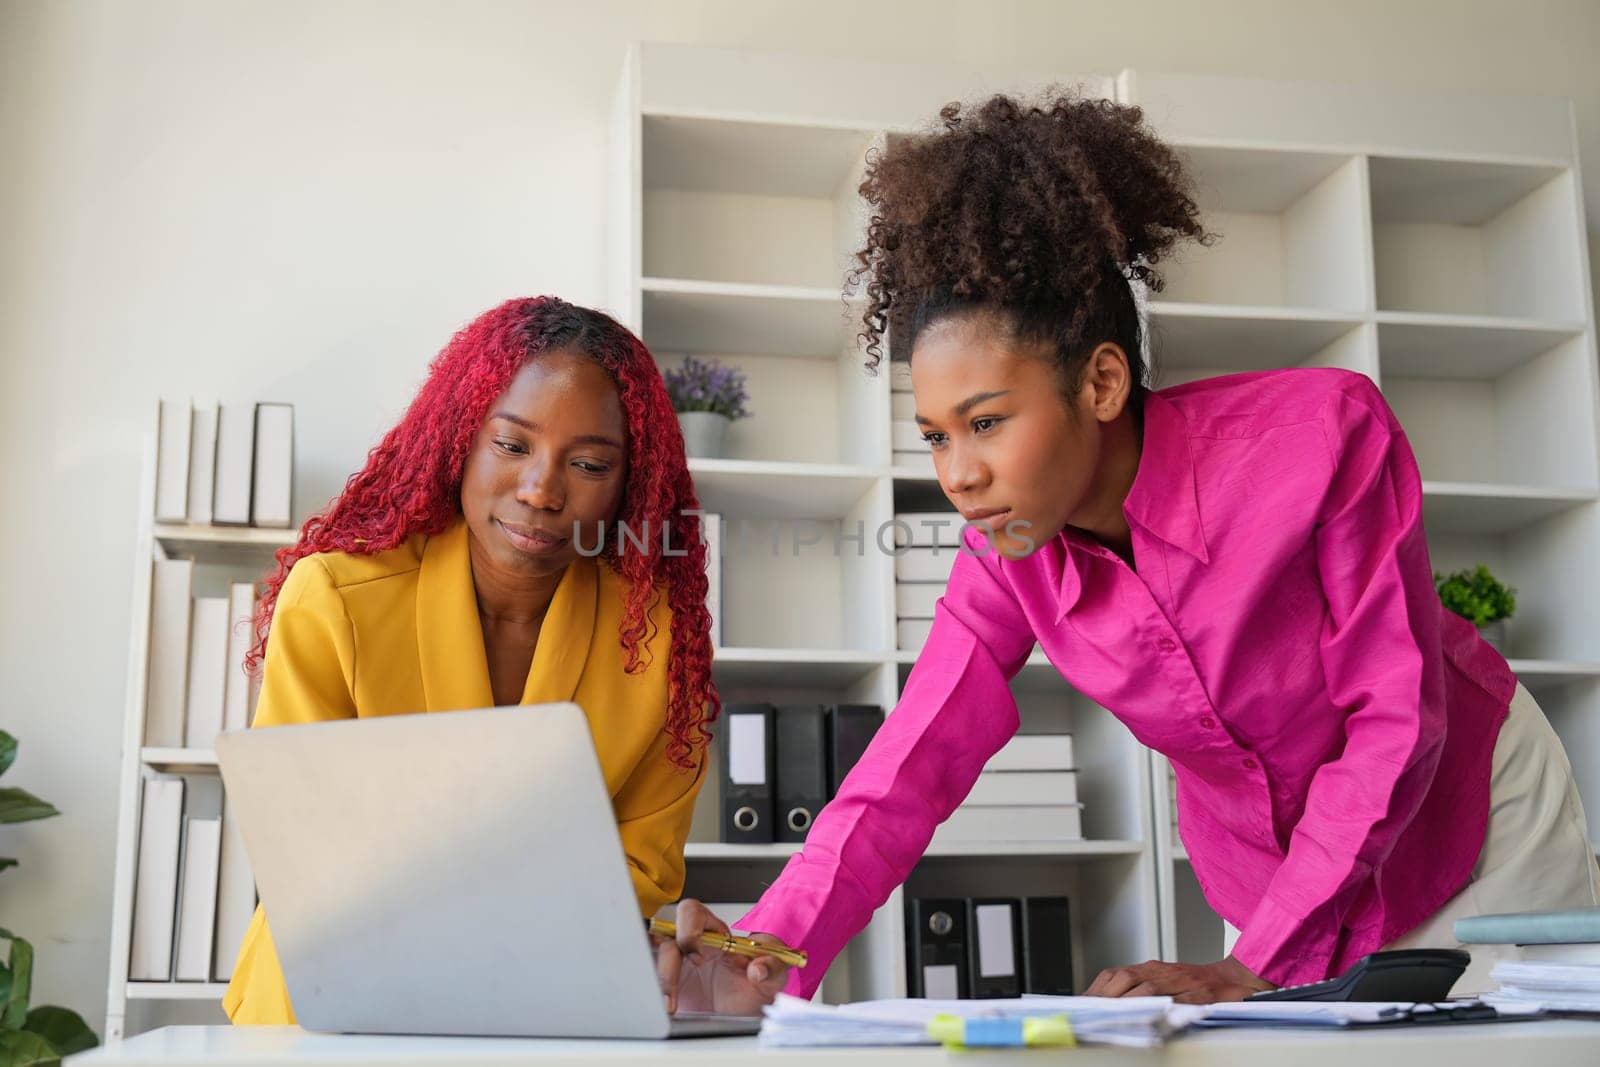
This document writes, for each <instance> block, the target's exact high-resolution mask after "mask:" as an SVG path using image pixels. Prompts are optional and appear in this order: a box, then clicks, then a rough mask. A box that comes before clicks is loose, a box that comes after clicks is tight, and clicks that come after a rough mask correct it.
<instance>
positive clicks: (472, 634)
mask: <svg viewBox="0 0 1600 1067" xmlns="http://www.w3.org/2000/svg"><path fill="white" fill-rule="evenodd" d="M626 589H627V579H625V578H623V577H622V576H621V575H619V574H617V573H616V572H615V571H614V570H612V569H611V567H610V566H608V565H607V564H605V563H602V562H600V561H598V560H593V559H584V558H579V559H578V560H576V561H574V562H573V563H572V564H571V565H570V566H569V567H568V568H567V571H566V573H565V574H564V575H563V576H562V579H561V584H560V585H559V586H557V588H556V592H555V596H554V598H553V599H552V600H551V602H550V607H549V611H548V613H547V614H546V616H545V620H544V625H543V627H542V628H541V630H540V632H539V642H538V645H537V647H536V648H535V649H534V653H533V664H532V666H531V668H530V669H529V671H528V681H527V684H526V686H525V687H524V688H523V692H522V702H523V703H524V704H539V703H545V702H549V701H560V700H575V701H577V702H578V704H579V705H580V706H581V707H582V708H583V710H584V712H585V714H587V715H588V718H589V727H590V730H591V732H592V733H593V735H594V743H595V748H596V750H597V751H598V753H599V756H600V767H601V770H602V771H603V773H604V775H605V780H606V787H607V788H608V789H609V790H610V792H611V804H612V808H613V809H614V810H615V812H616V817H617V828H618V830H620V831H621V834H622V844H623V848H624V850H625V851H626V852H627V856H628V868H629V873H630V874H632V876H633V888H634V891H635V892H636V893H637V894H638V897H639V911H640V913H641V914H643V915H645V916H649V915H652V914H654V913H655V911H656V910H657V909H658V908H659V907H660V906H661V905H662V904H665V903H667V902H668V901H672V900H676V899H677V898H678V895H679V893H681V892H682V890H683V843H684V838H685V837H687V836H688V833H689V820H690V817H691V815H692V814H693V811H694V802H695V796H696V795H697V794H698V793H699V791H700V784H701V781H702V779H703V778H704V772H705V766H704V760H703V758H702V757H701V756H700V755H697V756H696V757H695V758H696V760H697V766H696V768H695V770H693V771H692V772H691V771H686V770H681V769H679V768H677V767H675V766H674V765H673V764H671V763H670V762H668V760H667V756H666V748H667V743H668V740H669V739H668V736H667V734H666V733H665V732H664V727H665V724H666V713H667V694H668V676H667V654H668V650H669V648H670V641H671V636H670V635H671V622H672V617H671V611H670V609H669V608H668V606H667V603H666V597H665V596H662V597H658V598H657V603H656V605H655V608H654V609H653V612H652V616H651V622H652V623H653V628H652V634H653V636H652V639H651V641H650V643H649V645H648V651H649V666H648V668H647V669H646V670H644V671H642V672H641V673H639V674H632V675H630V674H627V673H625V672H624V670H623V658H622V657H623V653H622V647H621V643H620V641H619V640H618V637H617V634H618V627H619V626H620V624H621V619H622V607H623V595H624V593H625V591H626ZM493 704H494V697H493V694H492V692H491V690H490V686H489V664H488V658H487V656H486V655H485V653H484V648H483V627H482V624H481V623H480V622H479V619H478V604H477V595H476V593H475V592H474V589H473V584H472V564H471V560H470V558H469V556H468V550H467V526H466V523H465V522H462V521H458V522H457V523H456V524H455V525H454V526H452V527H450V528H449V529H448V530H446V531H445V532H444V533H442V534H439V535H437V536H435V537H431V538H429V537H423V536H420V535H419V536H417V537H413V538H411V539H410V540H408V541H407V542H406V543H405V544H403V545H401V546H399V547H397V548H394V549H391V550H390V551H388V552H384V553H381V554H379V555H375V556H353V555H347V554H345V553H342V552H325V553H318V554H316V555H311V556H307V557H305V558H304V559H302V560H300V561H299V562H298V563H296V564H295V566H294V569H293V570H292V571H290V573H289V577H288V579H287V580H286V581H285V582H284V584H283V589H282V591H281V592H280V594H279V597H278V604H277V608H276V610H275V611H274V614H273V620H272V630H271V633H270V635H269V637H268V640H267V657H266V663H265V670H264V673H263V676H262V681H261V695H260V698H259V703H258V704H257V706H256V714H255V723H254V725H256V726H278V725H282V724H286V723H305V722H318V721H322V720H327V719H340V718H351V717H359V718H368V717H370V716H374V715H403V714H407V713H410V712H416V711H430V712H433V711H456V710H462V709H468V708H486V707H491V706H493ZM418 980H419V981H425V980H426V976H425V975H424V974H423V973H422V971H421V970H419V972H418ZM222 1006H223V1008H224V1010H226V1011H227V1013H228V1017H229V1018H231V1019H232V1020H233V1021H234V1022H235V1023H274V1024H277V1023H292V1022H294V1009H293V1007H292V1006H291V1005H290V1003H289V993H288V990H287V989H286V988H285V986H284V982H283V972H282V970H281V969H280V968H279V965H278V954H277V951H276V950H275V949H274V948H273V944H272V935H271V933H270V931H269V930H268V929H267V923H266V918H265V916H264V914H263V912H262V910H261V909H260V908H257V909H256V914H255V919H254V921H252V922H251V924H250V929H249V931H248V932H247V933H246V934H245V938H244V943H243V945H242V946H241V947H240V949H239V956H238V962H237V963H236V964H235V965H234V969H233V979H232V981H231V982H230V983H229V984H228V991H227V994H226V995H225V996H224V997H223V1000H222Z"/></svg>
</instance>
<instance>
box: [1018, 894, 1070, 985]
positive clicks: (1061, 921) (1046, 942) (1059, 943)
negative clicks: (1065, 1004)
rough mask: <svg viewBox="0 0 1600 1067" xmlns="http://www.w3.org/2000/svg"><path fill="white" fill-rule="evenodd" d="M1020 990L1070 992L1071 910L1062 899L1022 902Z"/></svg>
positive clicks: (1045, 898) (1036, 899)
mask: <svg viewBox="0 0 1600 1067" xmlns="http://www.w3.org/2000/svg"><path fill="white" fill-rule="evenodd" d="M1022 991H1023V992H1024V993H1052V994H1056V995H1058V996H1070V995H1071V993H1072V910H1071V908H1070V906H1069V905H1068V904H1067V898H1066V897H1028V898H1026V899H1025V900H1023V902H1022Z"/></svg>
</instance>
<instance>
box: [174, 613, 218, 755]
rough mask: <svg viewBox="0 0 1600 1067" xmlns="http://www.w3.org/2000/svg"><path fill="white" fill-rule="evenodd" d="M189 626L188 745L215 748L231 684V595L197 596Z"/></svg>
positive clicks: (185, 733)
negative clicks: (225, 697)
mask: <svg viewBox="0 0 1600 1067" xmlns="http://www.w3.org/2000/svg"><path fill="white" fill-rule="evenodd" d="M192 619H193V621H192V622H191V624H190V627H189V695H188V700H187V701H186V705H185V715H184V724H183V744H184V747H185V748H212V747H213V746H215V745H216V743H217V735H218V734H220V733H221V732H222V702H223V697H224V695H225V692H226V690H227V686H228V598H227V597H220V596H207V597H196V598H195V600H194V604H193V614H192Z"/></svg>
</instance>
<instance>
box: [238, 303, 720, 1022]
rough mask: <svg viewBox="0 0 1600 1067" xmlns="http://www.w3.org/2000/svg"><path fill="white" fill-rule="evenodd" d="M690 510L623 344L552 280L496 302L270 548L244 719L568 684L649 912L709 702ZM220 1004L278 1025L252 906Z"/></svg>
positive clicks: (649, 365)
mask: <svg viewBox="0 0 1600 1067" xmlns="http://www.w3.org/2000/svg"><path fill="white" fill-rule="evenodd" d="M697 507H698V505H697V502H696V499H695V493H694V485H693V483H692V481H691V480H690V477H689V472H688V467H687V464H686V462H685V460H684V452H683V437H682V435H681V433H680V432H679V429H678V423H677V420H676V418H675V417H674V415H673V413H672V406H671V404H670V402H669V401H668V399H667V392H666V386H665V384H664V383H663V381H662V379H661V374H660V372H659V370H658V369H657V367H656V365H655V362H654V360H653V359H652V358H651V356H650V353H649V352H648V351H647V350H646V349H645V347H644V345H643V344H642V343H640V341H639V339H638V338H636V337H634V336H633V334H631V333H630V332H629V331H628V330H627V329H625V328H624V327H623V326H621V325H620V324H619V323H617V322H616V321H615V320H613V319H611V318H610V317H608V316H606V315H604V314H601V313H600V312H598V311H591V310H589V309H586V308H581V307H575V306H573V305H572V304H568V303H566V302H565V301H562V300H558V299H556V298H554V297H538V298H534V299H523V300H511V301H508V302H506V303H505V304H502V305H500V306H499V307H497V308H495V309H493V310H492V311H489V312H487V313H485V314H484V315H482V316H480V317H479V318H478V319H477V320H476V321H474V322H472V323H471V324H469V325H468V326H467V327H466V328H465V329H463V330H462V331H461V332H459V333H458V334H456V336H455V337H454V338H453V339H452V340H451V341H450V343H449V344H448V345H447V346H446V347H445V349H444V351H443V352H441V353H440V354H439V356H438V358H437V359H435V360H434V362H433V366H432V368H431V370H430V372H429V375H428V379H427V381H426V382H425V383H424V384H423V386H422V389H421V391H420V392H419V393H418V394H417V397H416V399H415V400H414V401H413V402H412V404H411V407H410V410H408V411H407V412H406V415H405V418H404V419H402V420H401V422H400V424H399V425H398V426H396V427H395V428H394V429H393V430H391V431H390V432H389V433H388V435H387V436H385V437H384V439H383V441H382V442H381V443H380V444H379V445H378V447H376V448H375V449H373V450H372V453H371V454H370V455H369V456H368V458H367V465H366V467H365V468H364V469H362V470H361V471H360V472H359V473H357V474H356V475H354V476H353V477H352V478H351V479H350V481H349V482H348V484H346V486H345V489H344V492H343V493H341V494H340V495H339V497H338V499H336V500H335V501H334V502H333V503H332V505H331V506H330V507H329V508H328V509H327V511H326V512H324V513H323V514H321V515H317V516H315V517H313V518H311V519H310V520H308V521H307V522H306V524H305V526H304V527H303V528H302V530H301V532H300V539H299V541H298V542H297V543H296V544H295V545H294V547H292V548H287V549H284V550H283V551H282V552H280V553H279V555H278V562H279V569H278V571H277V573H276V574H275V575H274V576H273V577H272V578H271V579H270V580H269V581H268V582H267V589H266V594H265V596H264V597H263V599H262V602H261V608H260V611H259V614H258V615H257V618H256V634H257V643H256V646H255V648H253V649H252V650H251V654H250V658H249V660H248V663H249V665H250V667H251V668H252V669H255V668H256V667H257V666H260V668H261V671H262V684H261V695H260V700H259V703H258V705H257V708H256V713H255V722H254V725H255V726H258V727H259V726H279V725H283V724H288V723H307V722H317V721H323V720H328V719H339V718H352V717H358V718H366V717H370V716H374V715H401V714H407V713H411V712H419V711H427V712H439V711H454V710H462V709H469V708H483V707H489V706H500V705H510V704H536V703H544V702H549V701H565V700H572V701H576V702H577V703H578V704H579V705H580V706H581V707H582V708H583V710H584V713H585V714H586V715H587V716H588V718H589V725H590V729H591V732H592V733H593V736H594V742H595V748H596V750H597V753H598V755H599V759H600V766H601V770H602V772H603V773H604V776H605V780H606V785H607V786H608V788H609V789H610V791H611V799H612V806H613V808H614V810H615V812H616V817H617V825H618V829H619V831H620V832H621V836H622V843H623V847H624V849H625V851H626V852H627V858H628V867H629V872H630V874H631V875H632V876H633V884H634V891H635V893H636V894H637V896H638V899H639V910H640V912H641V914H643V915H646V916H648V915H651V914H653V913H654V912H655V911H656V909H658V908H659V907H660V906H661V905H662V904H664V903H666V902H668V901H670V900H675V899H676V898H677V896H678V894H679V892H680V891H681V890H682V888H683V878H684V865H683V843H684V838H685V837H686V836H687V835H688V832H689V820H690V816H691V814H692V813H693V809H694V802H695V797H696V795H697V794H698V793H699V790H700V784H701V781H702V777H703V774H702V772H703V756H704V752H705V744H706V741H707V738H708V734H707V731H706V727H707V724H708V723H709V722H710V721H711V720H712V719H714V718H715V717H716V713H717V710H718V701H717V695H716V691H715V689H714V687H713V686H712V683H711V643H710V623H711V620H710V616H709V614H708V613H707V611H706V607H705V596H706V576H705V547H704V545H703V544H702V542H701V539H700V532H699V523H698V521H697V518H696V517H695V515H694V512H695V511H696V509H697ZM624 530H626V531H628V534H626V535H625V534H624V532H623V531H624ZM223 1007H224V1009H225V1010H226V1011H227V1013H228V1015H229V1017H230V1018H231V1019H232V1020H233V1021H234V1022H235V1023H292V1022H293V1021H294V1009H293V1007H292V1005H291V1004H290V1002H289V994H288V991H287V989H286V988H285V986H284V982H283V974H282V971H281V970H280V968H279V964H278V958H277V953H276V951H275V950H274V948H273V945H272V937H271V933H270V931H269V930H268V927H267V922H266V917H265V915H264V913H263V912H262V911H261V910H259V909H258V910H257V912H256V916H255V920H254V922H252V924H251V926H250V930H249V932H248V933H247V934H246V936H245V940H244V943H243V945H242V947H241V948H240V951H239V956H238V962H237V964H236V965H235V967H234V971H233V978H232V981H231V982H230V984H229V986H228V991H227V995H226V996H225V997H224V999H223Z"/></svg>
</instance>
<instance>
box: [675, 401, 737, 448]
mask: <svg viewBox="0 0 1600 1067" xmlns="http://www.w3.org/2000/svg"><path fill="white" fill-rule="evenodd" d="M731 421H733V420H731V419H729V418H728V416H726V415H719V414H717V413H716V412H715V411H680V412H678V425H679V426H680V427H682V428H683V450H684V452H685V453H686V454H688V455H689V456H690V457H691V458H699V459H717V458H719V457H720V456H721V455H722V441H723V438H724V436H726V434H727V432H728V423H730V422H731Z"/></svg>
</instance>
